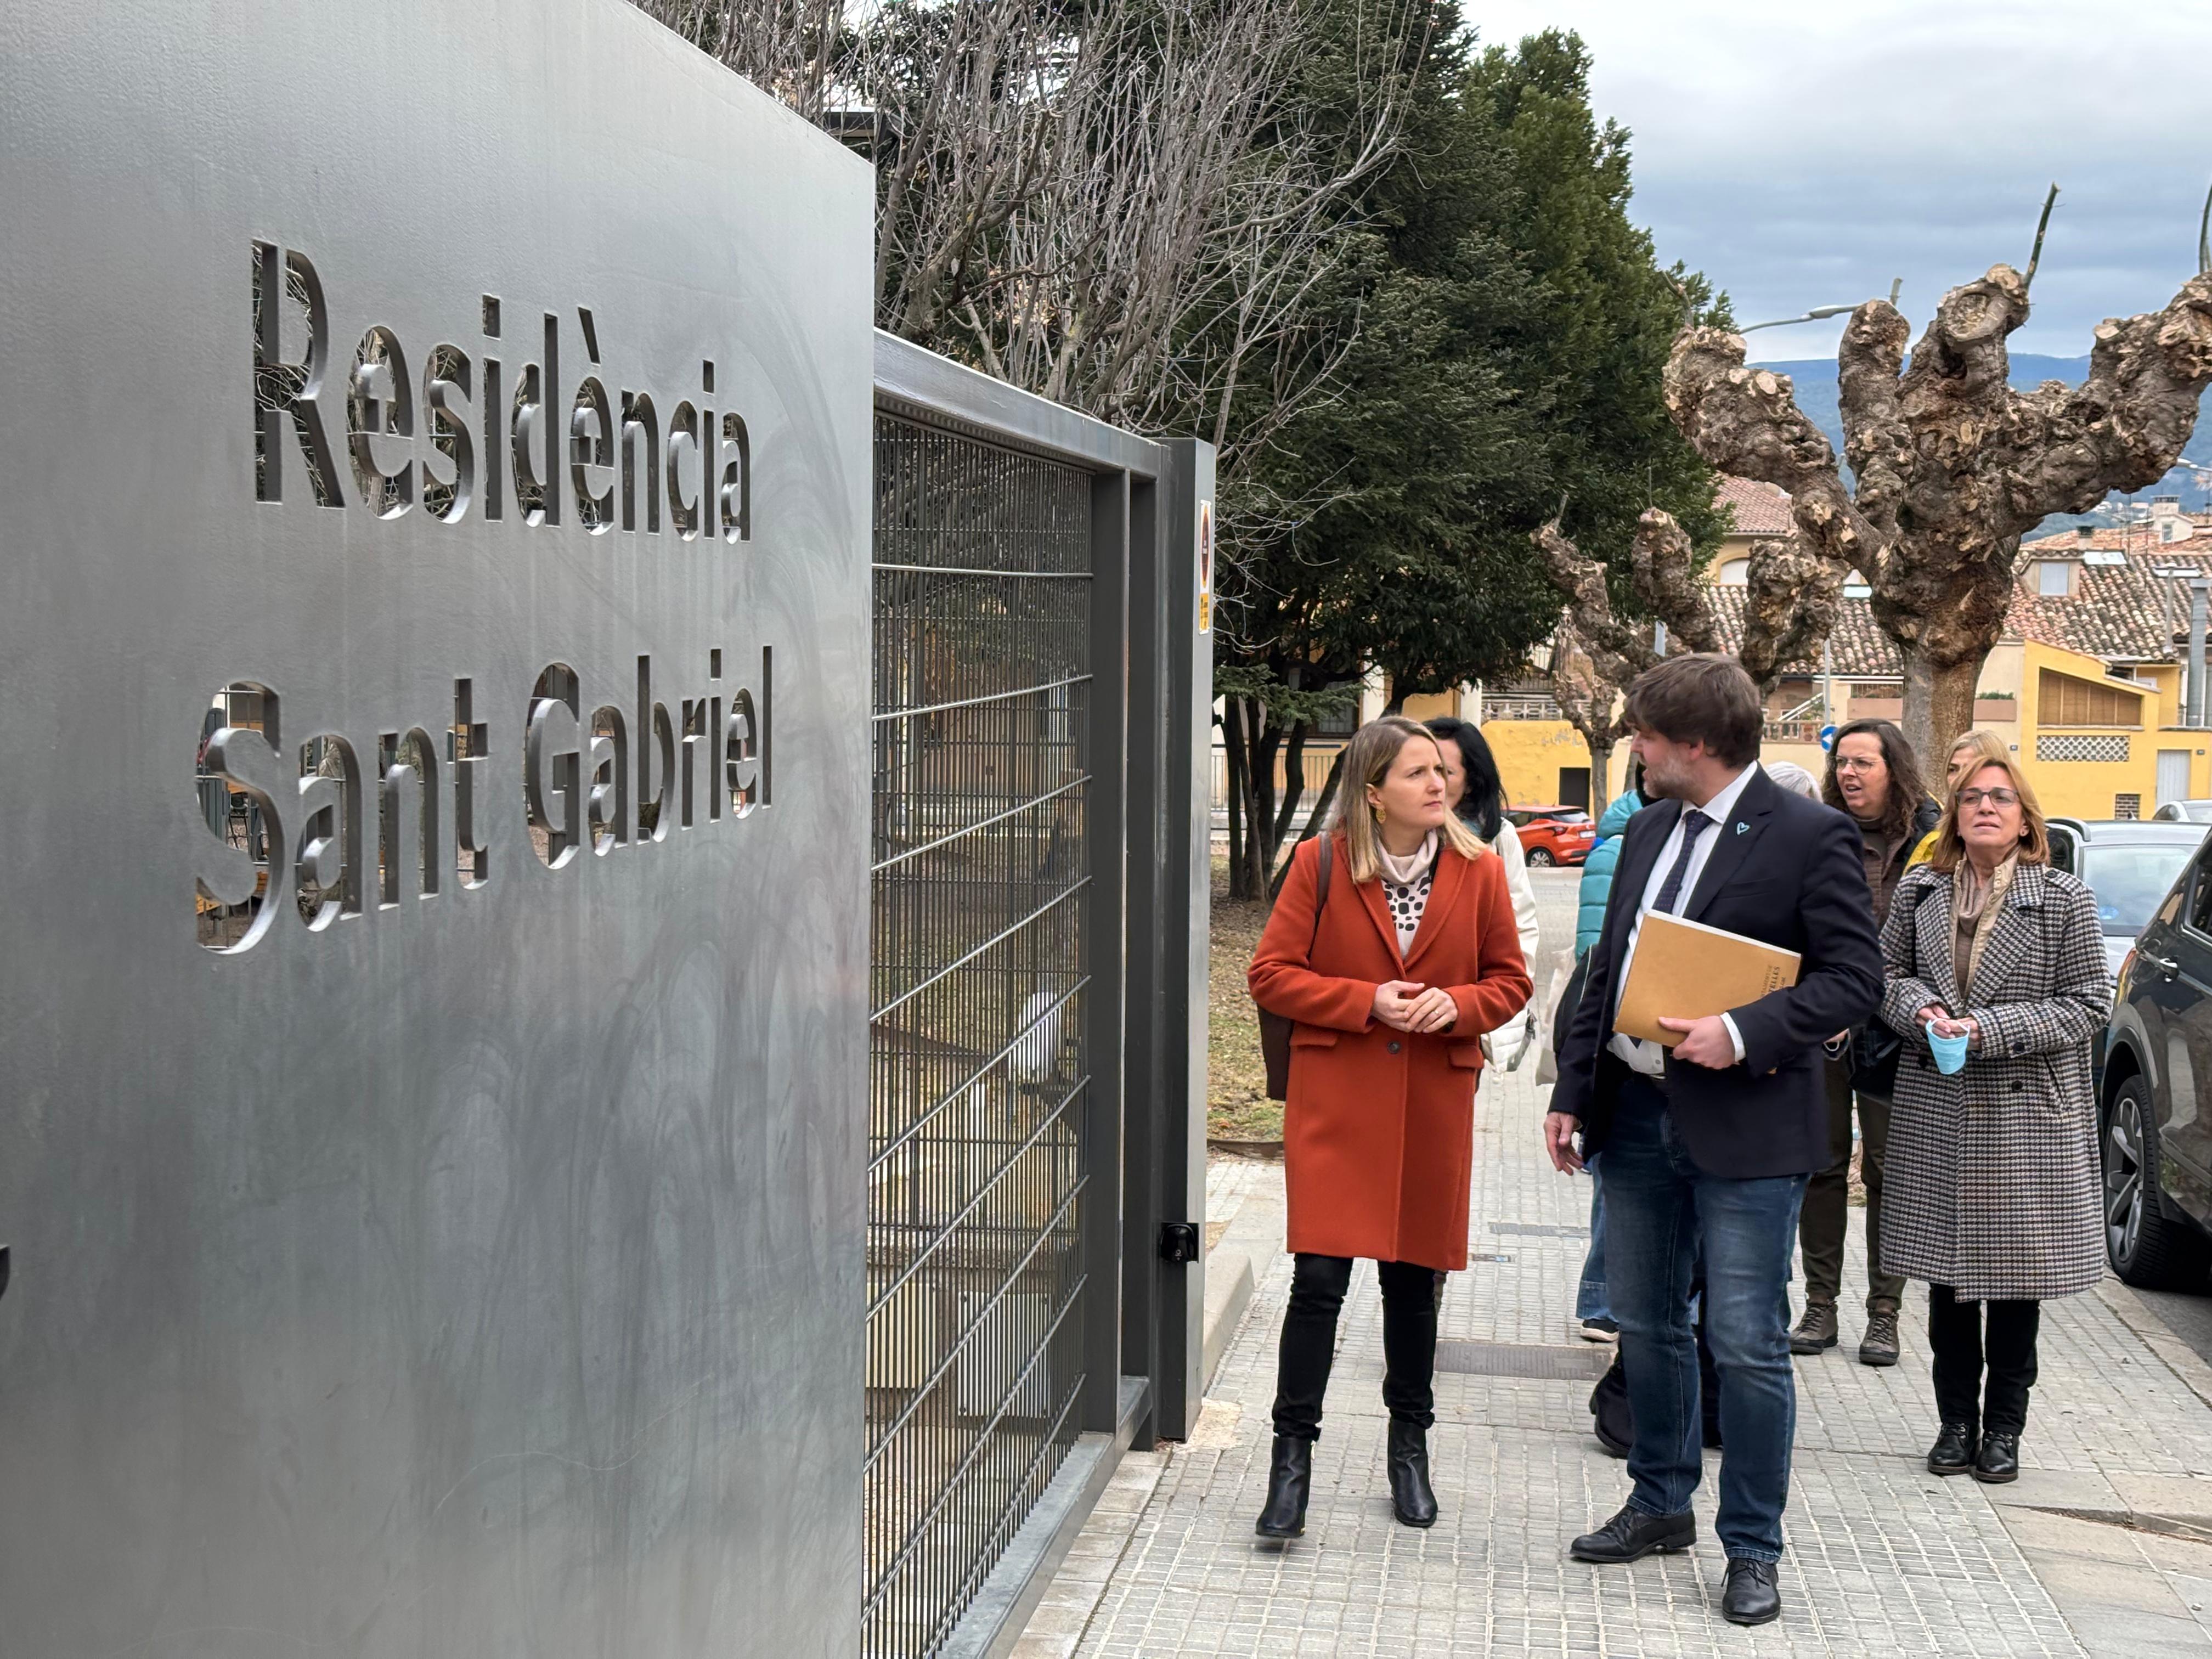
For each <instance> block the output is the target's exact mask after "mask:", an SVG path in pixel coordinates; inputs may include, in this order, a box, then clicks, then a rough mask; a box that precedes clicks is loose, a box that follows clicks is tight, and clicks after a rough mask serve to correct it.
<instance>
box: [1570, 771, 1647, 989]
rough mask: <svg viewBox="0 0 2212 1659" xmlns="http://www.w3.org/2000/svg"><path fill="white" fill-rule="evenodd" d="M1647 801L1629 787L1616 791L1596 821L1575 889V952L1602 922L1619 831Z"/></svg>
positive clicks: (1590, 941)
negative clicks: (1592, 843) (1594, 842)
mask: <svg viewBox="0 0 2212 1659" xmlns="http://www.w3.org/2000/svg"><path fill="white" fill-rule="evenodd" d="M1647 805H1650V802H1648V801H1646V800H1645V799H1644V797H1643V796H1641V795H1639V794H1638V793H1636V792H1635V791H1634V790H1633V789H1632V790H1630V791H1629V792H1628V793H1626V794H1623V795H1616V796H1614V797H1613V804H1612V805H1610V806H1608V807H1607V808H1606V809H1605V811H1604V812H1603V814H1602V815H1601V816H1600V817H1599V818H1598V821H1597V836H1598V840H1597V845H1596V846H1595V847H1593V848H1590V851H1589V857H1588V858H1586V859H1584V860H1583V879H1582V885H1581V886H1579V887H1578V888H1577V889H1576V890H1575V956H1576V957H1577V960H1579V959H1580V958H1581V957H1582V955H1583V952H1584V951H1588V950H1589V948H1590V946H1591V945H1595V944H1596V943H1597V936H1598V933H1599V931H1600V930H1601V928H1603V927H1604V926H1605V902H1606V900H1607V898H1608V897H1610V896H1612V893H1613V866H1614V865H1616V864H1618V863H1620V832H1621V831H1622V830H1624V829H1626V828H1628V821H1629V819H1631V818H1632V817H1635V816H1636V815H1637V814H1638V812H1640V811H1643V810H1644V808H1645V807H1646V806H1647Z"/></svg>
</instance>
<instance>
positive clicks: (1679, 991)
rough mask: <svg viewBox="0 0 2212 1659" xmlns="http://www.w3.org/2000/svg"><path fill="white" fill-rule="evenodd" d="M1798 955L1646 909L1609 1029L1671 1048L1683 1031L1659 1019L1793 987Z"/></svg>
mask: <svg viewBox="0 0 2212 1659" xmlns="http://www.w3.org/2000/svg"><path fill="white" fill-rule="evenodd" d="M1801 960H1802V958H1801V957H1799V956H1798V954H1797V953H1796V951H1783V950H1778V949H1777V948H1776V947H1775V946H1773V945H1762V944H1760V943H1759V940H1757V939H1746V938H1745V937H1744V936H1743V935H1742V934H1741V933H1723V932H1722V931H1721V930H1720V929H1719V928H1717V927H1706V926H1705V924H1704V923H1703V922H1701V921H1683V920H1682V919H1681V917H1680V916H1670V915H1668V914H1667V913H1666V912H1665V911H1663V910H1655V911H1652V912H1651V913H1650V914H1649V915H1646V916H1645V917H1644V926H1643V927H1642V928H1641V929H1640V930H1639V931H1638V933H1637V935H1636V955H1635V957H1634V958H1633V959H1632V961H1631V962H1630V963H1629V964H1628V983H1627V985H1626V986H1625V987H1623V988H1622V990H1621V993H1620V1010H1619V1012H1617V1013H1615V1014H1614V1016H1613V1030H1616V1031H1626V1033H1627V1034H1628V1035H1629V1036H1632V1037H1642V1038H1643V1039H1644V1041H1645V1042H1663V1043H1665V1044H1666V1045H1667V1046H1668V1048H1673V1047H1674V1044H1676V1043H1678V1042H1680V1041H1681V1040H1682V1033H1681V1032H1680V1031H1667V1030H1661V1029H1660V1026H1659V1022H1660V1020H1661V1019H1662V1018H1667V1019H1698V1018H1702V1017H1703V1016H1705V1015H1706V1014H1724V1013H1726V1012H1728V1011H1729V1009H1731V1008H1741V1007H1742V1006H1744V1005H1745V1004H1746V1003H1748V1002H1756V1001H1758V1000H1759V998H1761V997H1763V996H1765V994H1767V993H1768V992H1770V991H1779V990H1782V989H1784V988H1785V987H1789V986H1792V985H1795V984H1796V982H1797V966H1798V963H1799V962H1800V961H1801Z"/></svg>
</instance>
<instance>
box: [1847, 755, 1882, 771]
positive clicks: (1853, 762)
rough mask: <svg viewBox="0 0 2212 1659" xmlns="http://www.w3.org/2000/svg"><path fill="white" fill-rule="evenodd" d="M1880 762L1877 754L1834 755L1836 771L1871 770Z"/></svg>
mask: <svg viewBox="0 0 2212 1659" xmlns="http://www.w3.org/2000/svg"><path fill="white" fill-rule="evenodd" d="M1881 763H1882V761H1881V756H1879V755H1838V756H1837V757H1836V770H1838V772H1871V771H1873V770H1875V768H1877V767H1879V766H1880V765H1881Z"/></svg>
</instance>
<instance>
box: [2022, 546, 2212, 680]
mask: <svg viewBox="0 0 2212 1659" xmlns="http://www.w3.org/2000/svg"><path fill="white" fill-rule="evenodd" d="M2135 530H2136V535H2137V536H2138V538H2140V536H2141V534H2142V526H2139V525H2138V526H2135ZM2043 539H2044V541H2045V544H2048V543H2049V542H2050V541H2051V540H2052V539H2053V538H2047V537H2046V538H2043ZM2071 539H2078V538H2071ZM2206 541H2207V545H2205V546H2203V547H2202V548H2199V547H2197V546H2196V545H2195V538H2193V537H2192V538H2191V540H2190V541H2189V542H2187V543H2179V542H2178V543H2174V544H2171V545H2169V546H2163V547H2160V546H2154V547H2153V548H2152V549H2150V550H2148V551H2146V550H2144V549H2143V547H2142V543H2141V541H2140V540H2138V541H2137V543H2136V547H2135V549H2134V550H2132V551H2130V552H2129V553H2128V554H2127V556H2126V562H2124V563H2122V564H2084V565H2083V566H2082V567H2081V569H2080V570H2078V571H2077V572H2075V589H2074V592H2072V593H2071V594H2069V595H2066V596H2064V597H2059V596H2055V595H2045V594H2039V593H2037V592H2033V587H2032V585H2031V583H2030V581H2029V580H2026V579H2023V580H2021V582H2019V583H2018V584H2017V585H2016V586H2015V587H2014V589H2013V598H2012V607H2011V609H2010V610H2008V611H2007V612H2006V613H2005V631H2006V632H2007V633H2008V634H2015V635H2019V636H2020V637H2021V638H2022V639H2027V640H2035V641H2039V642H2041V643H2042V644H2045V645H2056V646H2059V647H2063V648H2064V649H2066V650H2069V651H2079V652H2081V653H2084V654H2085V655H2087V656H2092V657H2102V658H2104V659H2106V660H2107V661H2119V662H2172V661H2174V660H2176V659H2177V657H2178V656H2179V649H2180V648H2179V647H2177V646H2176V645H2175V643H2174V638H2175V635H2177V634H2179V635H2182V636H2183V637H2184V638H2186V636H2187V635H2188V631H2189V586H2188V578H2187V577H2181V576H2160V575H2159V574H2155V573H2156V571H2157V570H2159V569H2185V570H2187V571H2189V572H2190V574H2191V575H2198V574H2201V575H2204V576H2212V537H2208V538H2206ZM2084 545H2088V544H2087V543H2084ZM2112 545H2113V546H2114V547H2115V548H2117V547H2118V540H2117V538H2116V539H2115V540H2114V542H2113V544H2112ZM2035 547H2036V544H2035V543H2033V542H2030V543H2027V544H2023V547H2022V551H2023V552H2027V551H2030V550H2034V549H2035ZM2045 551H2048V547H2047V545H2046V547H2045Z"/></svg>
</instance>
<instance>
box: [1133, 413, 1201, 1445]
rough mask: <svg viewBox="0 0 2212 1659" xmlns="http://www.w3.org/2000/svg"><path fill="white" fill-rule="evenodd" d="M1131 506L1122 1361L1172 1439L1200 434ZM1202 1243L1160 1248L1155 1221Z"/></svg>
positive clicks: (1186, 1383) (1195, 769)
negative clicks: (1172, 1255)
mask: <svg viewBox="0 0 2212 1659" xmlns="http://www.w3.org/2000/svg"><path fill="white" fill-rule="evenodd" d="M1160 448H1161V459H1162V467H1161V476H1160V479H1159V482H1158V484H1157V485H1155V486H1152V487H1151V488H1150V489H1146V490H1145V491H1144V492H1143V497H1148V498H1149V499H1148V500H1144V499H1142V498H1140V501H1139V506H1140V507H1143V508H1149V510H1139V511H1137V512H1135V513H1133V514H1132V520H1133V529H1135V530H1136V533H1137V535H1141V536H1142V537H1143V538H1145V539H1146V540H1147V541H1149V543H1150V545H1149V546H1148V547H1142V548H1140V547H1139V546H1138V545H1136V536H1134V535H1133V545H1132V548H1131V558H1130V568H1131V592H1130V602H1129V612H1130V641H1129V659H1130V688H1129V732H1130V742H1129V748H1130V753H1131V756H1132V759H1133V766H1132V768H1131V774H1130V781H1129V791H1128V808H1129V889H1130V891H1129V927H1130V934H1131V939H1130V949H1129V974H1130V995H1129V998H1128V1005H1127V1006H1128V1010H1129V1028H1128V1029H1129V1061H1128V1067H1127V1079H1126V1097H1127V1101H1128V1111H1127V1132H1126V1139H1127V1176H1126V1177H1125V1182H1124V1194H1123V1206H1122V1212H1123V1215H1124V1218H1125V1231H1124V1236H1125V1239H1126V1243H1125V1247H1124V1249H1123V1254H1122V1263H1123V1273H1124V1281H1123V1290H1122V1294H1123V1302H1124V1313H1125V1322H1124V1327H1123V1330H1124V1336H1123V1346H1124V1352H1125V1355H1126V1358H1125V1359H1124V1361H1123V1365H1124V1369H1126V1370H1131V1371H1141V1372H1142V1373H1143V1374H1144V1375H1146V1376H1149V1377H1150V1378H1151V1379H1152V1401H1153V1409H1152V1414H1151V1416H1150V1419H1149V1425H1148V1426H1147V1425H1139V1431H1138V1437H1137V1438H1138V1442H1139V1443H1147V1444H1148V1443H1151V1442H1152V1441H1153V1440H1156V1439H1168V1440H1180V1439H1183V1438H1185V1437H1188V1434H1189V1433H1190V1431H1191V1429H1192V1427H1193V1426H1194V1425H1195V1424H1196V1423H1197V1421H1198V1413H1199V1407H1200V1403H1201V1395H1202V1394H1203V1393H1204V1385H1205V1379H1204V1378H1203V1377H1202V1376H1200V1361H1201V1358H1202V1356H1203V1352H1204V1346H1205V1345H1204V1335H1205V1333H1204V1329H1203V1325H1204V1319H1205V1310H1206V1265H1205V1259H1204V1254H1203V1240H1204V1237H1205V1228H1206V979H1207V974H1206V969H1207V937H1208V925H1209V912H1210V908H1211V898H1212V791H1211V777H1210V757H1211V751H1212V743H1211V734H1212V720H1213V715H1212V708H1213V634H1212V574H1213V573H1212V552H1213V549H1212V540H1213V522H1212V519H1213V446H1212V445H1211V444H1209V443H1206V442H1204V441H1201V440H1197V439H1181V440H1175V441H1169V442H1165V443H1163V444H1162V445H1161V446H1160ZM1175 1224H1183V1225H1188V1226H1190V1227H1192V1228H1194V1229H1195V1237H1196V1239H1197V1241H1198V1244H1199V1253H1198V1255H1197V1256H1196V1258H1195V1259H1194V1260H1191V1261H1188V1262H1182V1261H1170V1260H1169V1259H1167V1256H1166V1255H1165V1254H1164V1251H1163V1249H1162V1230H1163V1227H1164V1225H1175Z"/></svg>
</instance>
